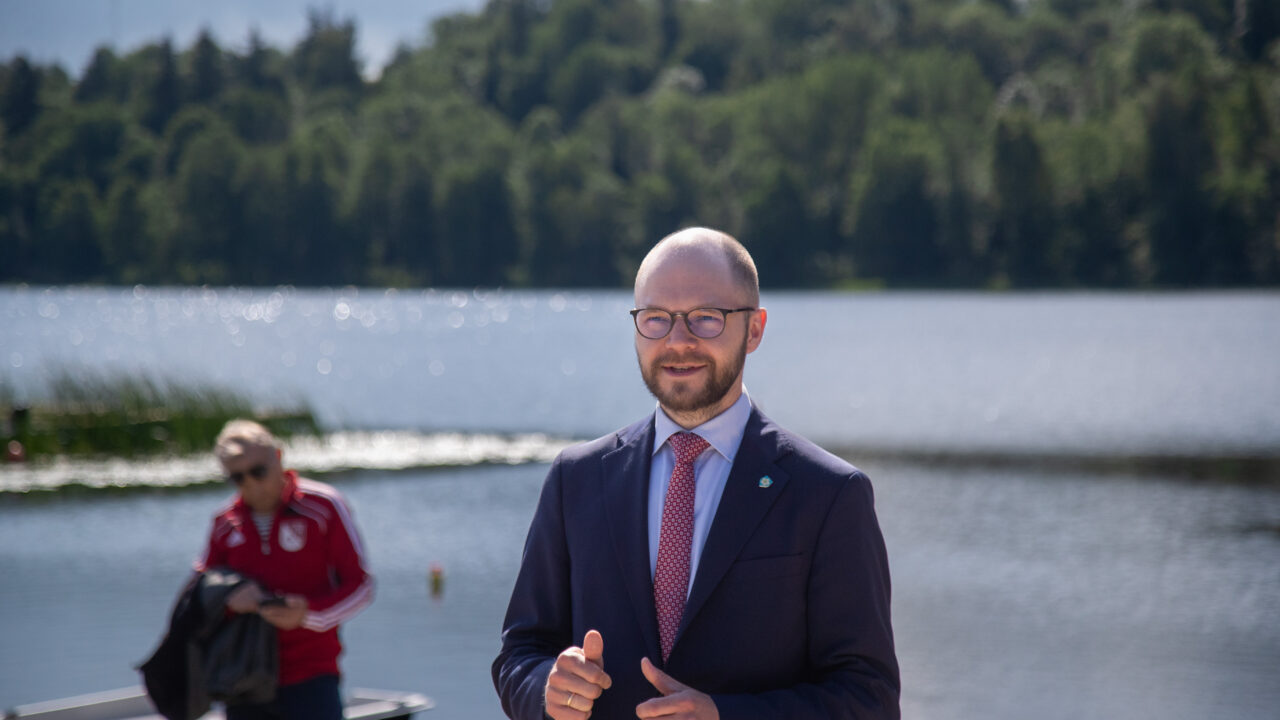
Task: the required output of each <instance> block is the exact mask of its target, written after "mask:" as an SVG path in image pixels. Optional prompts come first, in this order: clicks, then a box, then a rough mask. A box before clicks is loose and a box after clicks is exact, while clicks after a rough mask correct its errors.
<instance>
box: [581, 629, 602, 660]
mask: <svg viewBox="0 0 1280 720" xmlns="http://www.w3.org/2000/svg"><path fill="white" fill-rule="evenodd" d="M582 654H583V655H585V656H586V658H587V659H588V660H590V661H591V662H594V663H599V662H600V661H601V660H603V659H604V637H603V636H602V635H601V634H600V633H599V631H597V630H588V631H587V635H586V637H584V638H583V639H582Z"/></svg>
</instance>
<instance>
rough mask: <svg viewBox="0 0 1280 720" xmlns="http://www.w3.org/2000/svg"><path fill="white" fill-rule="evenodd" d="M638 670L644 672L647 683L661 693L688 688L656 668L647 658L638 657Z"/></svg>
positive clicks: (669, 693) (676, 691)
mask: <svg viewBox="0 0 1280 720" xmlns="http://www.w3.org/2000/svg"><path fill="white" fill-rule="evenodd" d="M640 672H642V673H644V677H645V679H646V680H648V681H649V684H650V685H652V686H654V687H655V688H657V689H658V692H660V693H662V694H663V695H671V694H672V693H678V692H680V691H681V690H687V689H688V688H687V687H685V686H684V685H681V684H680V683H678V682H676V679H675V678H673V677H671V676H670V675H668V674H666V673H664V672H662V671H661V670H659V669H658V666H657V665H654V664H653V663H652V662H650V660H649V658H640Z"/></svg>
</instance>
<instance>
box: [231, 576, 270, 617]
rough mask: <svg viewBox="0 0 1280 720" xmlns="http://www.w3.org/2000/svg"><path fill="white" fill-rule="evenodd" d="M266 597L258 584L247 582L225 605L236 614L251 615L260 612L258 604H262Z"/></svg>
mask: <svg viewBox="0 0 1280 720" xmlns="http://www.w3.org/2000/svg"><path fill="white" fill-rule="evenodd" d="M264 597H266V595H265V594H264V593H263V592H262V588H260V587H258V585H257V583H254V582H246V583H245V584H243V585H241V586H240V587H238V588H236V589H235V590H232V591H231V594H230V595H228V596H227V601H226V603H225V605H226V606H227V609H228V610H230V611H231V612H235V613H251V612H258V603H259V602H262V598H264Z"/></svg>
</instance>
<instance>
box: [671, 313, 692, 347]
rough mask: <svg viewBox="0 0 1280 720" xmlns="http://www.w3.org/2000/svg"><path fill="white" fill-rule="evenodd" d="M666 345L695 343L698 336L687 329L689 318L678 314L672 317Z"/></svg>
mask: <svg viewBox="0 0 1280 720" xmlns="http://www.w3.org/2000/svg"><path fill="white" fill-rule="evenodd" d="M666 339H667V344H668V345H696V344H697V342H698V340H699V338H698V336H697V335H694V334H693V332H692V331H690V330H689V318H688V317H687V316H685V315H678V316H676V317H675V318H673V319H672V322H671V332H669V333H667V338H666Z"/></svg>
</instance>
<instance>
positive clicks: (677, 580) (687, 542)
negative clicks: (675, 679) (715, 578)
mask: <svg viewBox="0 0 1280 720" xmlns="http://www.w3.org/2000/svg"><path fill="white" fill-rule="evenodd" d="M667 444H668V445H670V446H671V449H672V450H674V451H675V454H676V466H675V469H674V470H672V471H671V482H670V483H668V484H667V499H666V502H664V503H663V506H662V531H661V533H660V534H659V536H658V566H657V570H655V571H654V574H653V599H654V603H655V604H656V605H657V608H658V635H659V637H660V638H661V640H662V660H663V662H666V660H667V657H668V656H670V655H671V646H672V645H674V644H675V641H676V630H678V629H679V628H680V618H681V617H683V616H684V601H685V598H686V597H688V595H689V553H690V550H691V548H692V547H693V497H694V481H693V461H694V460H696V459H697V457H698V456H699V455H701V454H702V451H703V450H706V449H707V447H708V446H707V441H706V440H703V439H702V438H700V437H698V436H697V435H694V434H693V433H686V432H682V433H676V434H675V435H672V436H671V437H670V438H667Z"/></svg>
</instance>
